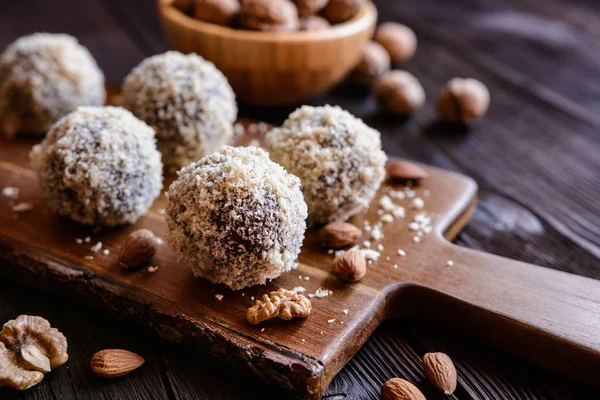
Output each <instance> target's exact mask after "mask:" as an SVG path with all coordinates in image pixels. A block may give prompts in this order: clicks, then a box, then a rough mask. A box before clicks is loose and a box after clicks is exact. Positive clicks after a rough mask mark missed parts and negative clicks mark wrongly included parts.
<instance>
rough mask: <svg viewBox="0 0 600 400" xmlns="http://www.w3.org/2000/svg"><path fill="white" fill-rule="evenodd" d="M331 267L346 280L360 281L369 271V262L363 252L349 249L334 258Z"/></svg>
mask: <svg viewBox="0 0 600 400" xmlns="http://www.w3.org/2000/svg"><path fill="white" fill-rule="evenodd" d="M331 269H332V270H333V273H334V274H336V275H337V276H339V277H340V278H341V279H343V280H345V281H346V282H358V281H360V280H361V279H362V278H363V276H365V273H366V272H367V262H366V260H365V256H364V255H363V254H362V252H360V251H347V252H345V253H344V254H343V255H342V256H339V257H336V258H335V259H334V260H333V265H332V268H331Z"/></svg>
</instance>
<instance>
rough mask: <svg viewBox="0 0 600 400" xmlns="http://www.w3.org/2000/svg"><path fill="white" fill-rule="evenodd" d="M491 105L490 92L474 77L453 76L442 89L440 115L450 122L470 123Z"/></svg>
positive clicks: (439, 106)
mask: <svg viewBox="0 0 600 400" xmlns="http://www.w3.org/2000/svg"><path fill="white" fill-rule="evenodd" d="M489 105H490V92H489V90H488V88H487V87H486V86H485V85H484V84H483V83H481V82H480V81H478V80H476V79H472V78H452V79H450V80H449V81H448V83H447V84H446V86H444V87H443V88H442V90H441V91H440V96H439V99H438V109H439V112H440V116H441V117H442V118H443V119H445V120H446V121H449V122H454V123H461V124H465V125H468V124H470V123H472V122H473V121H474V120H475V119H477V118H480V117H482V116H483V115H484V114H485V113H486V111H487V109H488V107H489Z"/></svg>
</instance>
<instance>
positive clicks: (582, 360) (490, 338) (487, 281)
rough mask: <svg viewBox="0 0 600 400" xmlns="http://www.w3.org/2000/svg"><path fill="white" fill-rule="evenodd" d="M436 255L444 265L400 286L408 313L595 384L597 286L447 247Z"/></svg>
mask: <svg viewBox="0 0 600 400" xmlns="http://www.w3.org/2000/svg"><path fill="white" fill-rule="evenodd" d="M441 253H442V255H443V257H445V258H444V259H445V260H451V261H452V263H449V264H451V265H446V263H443V264H442V265H440V266H439V267H434V268H433V269H432V270H431V271H428V272H426V273H425V275H424V276H421V277H420V278H419V282H418V284H417V283H415V285H406V286H405V287H406V288H407V290H406V291H405V294H407V295H408V296H410V297H411V299H410V301H411V302H413V304H417V306H415V307H417V308H414V309H413V311H415V312H416V313H423V312H426V313H427V314H429V316H431V317H432V318H434V319H437V320H440V321H441V322H443V323H446V324H448V325H449V326H451V327H452V328H453V329H458V330H460V331H463V332H465V333H466V334H468V335H470V336H476V337H479V338H482V339H483V340H484V341H485V342H486V343H487V344H490V345H492V346H494V347H502V348H504V349H507V350H509V351H511V352H513V353H515V354H517V355H519V356H522V357H523V358H526V359H529V360H530V361H532V362H534V363H536V364H540V365H543V366H546V367H548V368H550V369H553V370H555V371H557V372H559V373H562V374H563V375H566V376H569V377H572V378H574V379H577V380H579V381H582V382H584V383H588V384H592V385H594V386H598V385H600V282H599V281H595V280H593V279H589V278H585V277H581V276H577V275H573V274H568V273H565V272H561V271H556V270H552V269H549V268H543V267H539V266H535V265H531V264H526V263H522V262H518V261H514V260H509V259H506V258H502V257H498V256H494V255H490V254H485V253H481V252H478V251H474V250H469V249H465V248H462V247H458V246H456V245H453V244H451V243H448V242H445V243H444V244H443V245H442V251H441ZM424 282H426V283H425V284H424ZM399 292H402V290H401V291H399ZM416 296H418V298H415V297H416ZM399 297H405V296H399ZM404 300H407V299H406V298H405V299H404Z"/></svg>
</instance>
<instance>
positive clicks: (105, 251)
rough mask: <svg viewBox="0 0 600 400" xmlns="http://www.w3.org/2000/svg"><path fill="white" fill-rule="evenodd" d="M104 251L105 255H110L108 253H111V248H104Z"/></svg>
mask: <svg viewBox="0 0 600 400" xmlns="http://www.w3.org/2000/svg"><path fill="white" fill-rule="evenodd" d="M102 253H103V254H104V255H105V256H108V255H110V250H109V249H104V250H103V251H102Z"/></svg>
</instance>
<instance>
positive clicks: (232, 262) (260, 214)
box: [165, 146, 307, 290]
mask: <svg viewBox="0 0 600 400" xmlns="http://www.w3.org/2000/svg"><path fill="white" fill-rule="evenodd" d="M167 198H168V205H167V209H166V214H165V215H166V221H167V231H166V235H165V237H166V239H167V241H168V242H169V244H170V245H171V247H173V248H174V249H175V250H176V251H177V252H178V253H179V255H180V258H181V259H182V260H183V261H184V262H187V263H188V264H189V265H190V267H191V269H192V272H193V273H194V275H195V276H197V277H203V278H206V279H208V280H210V281H212V282H213V283H222V284H224V285H227V286H229V287H230V288H231V289H233V290H238V289H242V288H245V287H247V286H252V285H257V284H264V283H265V282H267V281H268V280H271V279H274V278H277V277H278V276H279V275H281V274H282V273H284V272H286V271H289V270H290V269H292V268H295V265H296V259H297V257H298V254H299V253H300V247H301V245H302V241H303V240H304V231H305V230H306V223H305V220H306V216H307V209H306V203H305V202H304V199H303V197H302V192H301V191H300V180H299V179H298V178H297V177H295V176H293V175H291V174H289V173H287V172H286V171H285V170H284V169H283V168H282V167H281V166H280V165H277V164H275V163H274V162H272V161H271V160H270V159H269V155H268V153H266V152H265V151H264V150H262V149H259V148H257V147H241V148H234V147H230V146H225V147H223V148H222V149H221V150H220V151H218V152H216V153H214V154H212V155H210V156H207V157H205V158H203V159H201V160H200V161H198V162H195V163H192V164H190V165H189V166H187V167H185V168H184V169H182V170H181V171H179V177H178V179H177V180H176V181H175V182H173V184H172V185H171V187H170V188H169V192H168V193H167Z"/></svg>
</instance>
